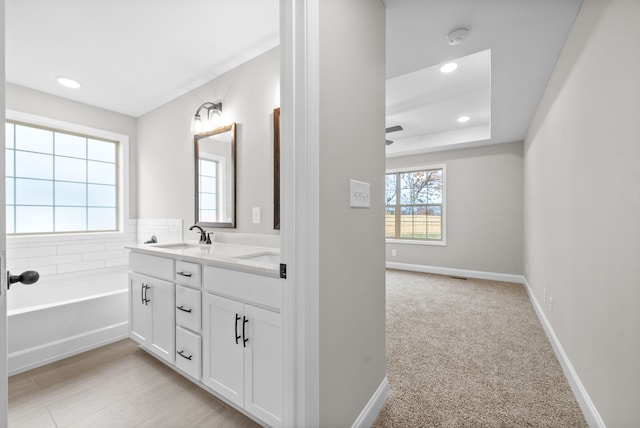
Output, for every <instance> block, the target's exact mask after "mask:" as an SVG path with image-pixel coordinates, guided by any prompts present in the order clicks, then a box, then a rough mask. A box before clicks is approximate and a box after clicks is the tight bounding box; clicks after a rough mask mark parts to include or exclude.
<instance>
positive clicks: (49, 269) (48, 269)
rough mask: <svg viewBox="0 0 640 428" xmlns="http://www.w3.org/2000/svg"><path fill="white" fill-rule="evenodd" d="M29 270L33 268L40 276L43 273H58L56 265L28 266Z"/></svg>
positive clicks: (43, 274)
mask: <svg viewBox="0 0 640 428" xmlns="http://www.w3.org/2000/svg"><path fill="white" fill-rule="evenodd" d="M29 270H35V271H36V272H38V273H39V274H40V277H43V276H45V275H55V274H56V273H58V272H57V265H40V266H29ZM16 273H17V272H16Z"/></svg>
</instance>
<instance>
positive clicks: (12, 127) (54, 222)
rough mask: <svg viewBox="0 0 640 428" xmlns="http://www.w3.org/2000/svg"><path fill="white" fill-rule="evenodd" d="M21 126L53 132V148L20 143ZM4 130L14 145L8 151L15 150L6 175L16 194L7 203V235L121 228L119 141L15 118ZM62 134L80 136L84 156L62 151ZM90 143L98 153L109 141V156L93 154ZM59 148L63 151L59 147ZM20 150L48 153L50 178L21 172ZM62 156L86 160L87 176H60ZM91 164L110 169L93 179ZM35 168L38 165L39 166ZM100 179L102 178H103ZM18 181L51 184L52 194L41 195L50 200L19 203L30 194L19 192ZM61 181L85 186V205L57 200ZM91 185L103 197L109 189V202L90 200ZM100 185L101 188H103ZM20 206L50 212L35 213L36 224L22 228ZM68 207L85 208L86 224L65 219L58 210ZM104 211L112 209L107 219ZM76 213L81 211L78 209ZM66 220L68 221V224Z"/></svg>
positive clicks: (85, 171)
mask: <svg viewBox="0 0 640 428" xmlns="http://www.w3.org/2000/svg"><path fill="white" fill-rule="evenodd" d="M18 127H20V129H25V128H32V129H38V130H43V131H45V132H48V133H51V149H49V148H48V147H46V145H45V147H43V150H42V151H37V150H34V148H33V144H34V143H33V142H32V141H29V142H21V143H22V144H19V143H20V142H19V141H18V139H19V136H18V129H17V128H18ZM5 132H6V133H7V137H8V138H7V139H8V140H9V139H10V140H11V144H10V146H11V147H9V145H7V146H8V147H7V151H9V150H11V151H12V153H10V154H9V153H7V155H8V156H7V160H8V161H10V162H11V165H8V166H10V167H11V168H12V169H13V174H7V178H9V179H12V188H11V189H10V191H11V196H12V197H13V200H12V201H11V202H13V203H12V204H9V203H7V212H6V214H7V234H9V235H19V234H29V235H31V234H40V233H47V234H50V233H95V232H112V231H117V230H118V227H119V223H120V218H119V209H118V202H117V201H118V192H119V189H118V186H119V184H118V168H119V165H118V155H117V153H118V147H117V146H118V143H117V142H116V141H111V140H107V139H103V138H99V137H94V136H89V135H80V134H74V133H70V132H64V131H59V130H56V129H51V128H45V127H38V126H34V125H29V124H25V123H20V122H13V121H7V122H6V130H5ZM62 136H65V137H66V138H69V137H71V138H75V139H81V140H82V145H83V146H84V147H83V153H84V155H83V156H79V155H69V154H67V153H65V154H62V153H61V152H63V149H62V147H63V146H62V144H63V142H62V141H59V138H62ZM47 138H48V137H47ZM90 142H91V143H93V147H94V151H98V154H99V152H100V145H101V144H105V143H106V144H107V146H106V147H107V150H108V153H107V156H108V157H109V159H105V158H103V159H100V158H98V157H96V156H95V155H94V154H91V153H90V149H91V146H90ZM58 144H60V147H58ZM25 145H26V146H27V147H28V148H27V149H25V147H23V146H25ZM59 148H60V150H58V149H59ZM67 151H68V149H67ZM19 153H26V154H33V155H44V156H49V157H50V159H47V162H50V165H47V167H50V168H51V174H50V176H49V177H47V178H42V177H37V176H30V175H37V173H34V174H19V173H18V168H20V170H25V164H21V163H20V161H19V160H18V155H19ZM60 159H68V160H79V161H83V164H84V167H83V170H84V171H83V173H82V175H83V177H84V178H83V179H82V180H80V179H76V178H73V177H72V178H71V179H64V178H60V177H59V174H58V172H59V171H58V169H57V168H58V165H57V163H58V161H59V160H60ZM91 162H93V164H91ZM91 165H94V166H96V167H97V166H99V165H104V166H107V168H106V169H107V170H109V169H110V170H109V171H108V172H107V174H105V175H104V176H103V177H99V178H98V179H96V180H90V179H89V174H90V169H91ZM29 167H31V165H29ZM33 167H34V168H37V165H35V166H33ZM27 170H28V169H27ZM102 173H103V174H104V171H102ZM93 174H94V175H95V174H96V172H95V171H93ZM45 175H46V174H45ZM105 177H106V178H105ZM101 178H102V180H100V179H101ZM19 180H22V184H29V183H31V184H33V183H34V182H41V183H51V193H50V195H49V196H47V195H40V196H39V197H43V198H45V199H47V198H50V199H47V200H45V201H37V202H44V203H37V202H36V203H33V200H32V201H30V202H31V203H24V202H19V197H20V198H23V199H24V198H25V197H28V196H26V195H23V194H22V193H21V192H19V186H18V184H19ZM58 184H78V185H83V186H84V195H83V196H84V197H83V199H84V202H83V203H82V204H79V203H72V204H69V203H58V194H57V187H58ZM91 186H94V190H96V191H102V193H103V194H102V197H105V195H104V193H105V192H104V191H105V190H107V192H106V193H107V196H106V198H107V201H106V202H105V201H102V203H98V204H95V203H93V204H92V203H90V200H91V197H92V194H91V193H90V188H91ZM101 187H102V189H100V188H101ZM109 187H110V188H111V189H110V190H108V189H107V188H109ZM7 190H9V189H7ZM36 197H38V196H36ZM94 199H95V198H94ZM49 200H50V203H46V202H49ZM67 202H68V201H67ZM94 202H95V201H94ZM20 208H49V209H50V217H49V216H48V215H43V214H42V213H40V214H39V215H38V214H36V215H35V216H34V218H32V219H30V220H31V221H32V222H33V223H36V224H34V225H33V226H27V227H24V225H23V226H22V227H20V226H19V224H20V223H19V221H20V219H21V217H20V216H19V215H18V211H19V210H20ZM65 208H66V209H70V211H69V212H72V211H73V210H84V213H83V217H84V224H78V223H74V222H73V219H69V218H65V216H64V215H62V214H61V213H60V212H59V209H65ZM105 210H109V211H110V212H109V214H108V215H107V217H106V218H102V219H100V218H99V214H100V213H103V214H104V212H105ZM92 211H93V213H92ZM34 213H36V210H33V211H32V212H31V213H30V214H31V215H32V216H33V215H34ZM76 214H78V212H77V213H76ZM47 217H49V218H47ZM59 220H60V221H59ZM65 220H66V222H67V224H65ZM49 222H51V223H50V224H51V226H50V227H44V228H43V227H39V226H38V225H39V224H40V225H42V224H47V225H48V224H49ZM92 223H93V224H92Z"/></svg>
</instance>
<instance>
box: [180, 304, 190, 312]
mask: <svg viewBox="0 0 640 428" xmlns="http://www.w3.org/2000/svg"><path fill="white" fill-rule="evenodd" d="M176 308H177V309H180V310H181V311H182V312H187V313H191V308H185V307H184V306H182V305H180V306H176Z"/></svg>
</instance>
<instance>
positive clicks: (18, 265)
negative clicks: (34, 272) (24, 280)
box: [7, 258, 29, 271]
mask: <svg viewBox="0 0 640 428" xmlns="http://www.w3.org/2000/svg"><path fill="white" fill-rule="evenodd" d="M28 267H29V259H28V258H23V259H9V258H7V270H13V271H17V270H19V269H26V268H28Z"/></svg>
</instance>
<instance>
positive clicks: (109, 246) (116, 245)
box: [104, 241, 127, 251]
mask: <svg viewBox="0 0 640 428" xmlns="http://www.w3.org/2000/svg"><path fill="white" fill-rule="evenodd" d="M125 245H127V241H118V242H105V243H104V249H105V251H111V250H124V246H125Z"/></svg>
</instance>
